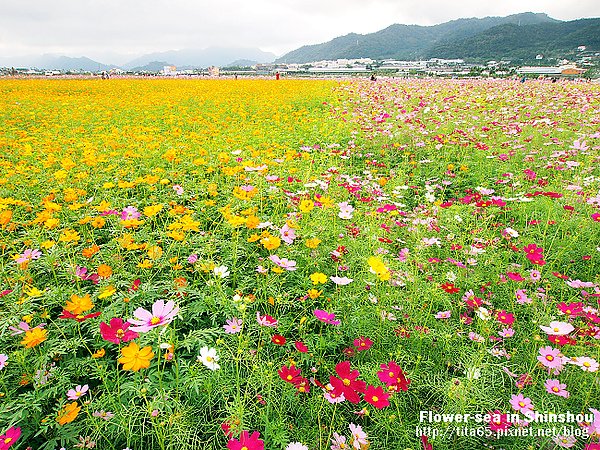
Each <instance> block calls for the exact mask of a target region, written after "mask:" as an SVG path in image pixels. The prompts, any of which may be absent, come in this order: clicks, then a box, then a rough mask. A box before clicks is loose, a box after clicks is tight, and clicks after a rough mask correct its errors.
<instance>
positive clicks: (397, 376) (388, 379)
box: [377, 361, 410, 391]
mask: <svg viewBox="0 0 600 450" xmlns="http://www.w3.org/2000/svg"><path fill="white" fill-rule="evenodd" d="M380 367H381V370H380V371H379V372H377V376H378V377H379V379H380V380H381V382H382V383H383V384H385V385H386V386H388V387H390V386H393V387H394V388H395V389H394V390H396V391H397V390H399V389H402V390H403V391H407V390H408V385H409V384H410V380H408V379H406V377H405V376H404V372H403V371H402V369H401V368H400V366H399V365H398V364H396V362H395V361H390V362H389V363H387V364H381V366H380Z"/></svg>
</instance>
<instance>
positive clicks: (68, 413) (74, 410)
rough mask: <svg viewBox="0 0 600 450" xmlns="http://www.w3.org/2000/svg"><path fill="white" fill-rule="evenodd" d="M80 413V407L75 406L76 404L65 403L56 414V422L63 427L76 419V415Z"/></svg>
mask: <svg viewBox="0 0 600 450" xmlns="http://www.w3.org/2000/svg"><path fill="white" fill-rule="evenodd" d="M79 411H81V406H77V402H71V403H67V404H66V405H65V407H64V408H63V409H61V410H60V411H59V412H58V416H57V417H56V421H57V422H58V423H59V425H65V424H67V423H71V422H73V421H74V420H75V419H77V414H79Z"/></svg>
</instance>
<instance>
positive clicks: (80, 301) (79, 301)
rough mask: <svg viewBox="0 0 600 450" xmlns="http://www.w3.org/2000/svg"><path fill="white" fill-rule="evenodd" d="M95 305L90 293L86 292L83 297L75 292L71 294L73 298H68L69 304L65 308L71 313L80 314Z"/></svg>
mask: <svg viewBox="0 0 600 450" xmlns="http://www.w3.org/2000/svg"><path fill="white" fill-rule="evenodd" d="M93 307H94V304H93V303H92V300H91V299H90V294H85V295H84V296H83V297H79V296H78V295H75V294H73V295H71V300H70V301H69V300H67V306H65V309H66V310H67V311H69V312H70V313H71V314H74V315H76V316H78V315H79V314H83V313H84V312H86V311H89V310H90V309H92V308H93Z"/></svg>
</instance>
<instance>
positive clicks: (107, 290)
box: [98, 285, 117, 299]
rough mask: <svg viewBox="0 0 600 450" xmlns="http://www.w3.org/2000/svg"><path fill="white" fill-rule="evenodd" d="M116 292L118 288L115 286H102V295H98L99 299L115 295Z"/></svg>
mask: <svg viewBox="0 0 600 450" xmlns="http://www.w3.org/2000/svg"><path fill="white" fill-rule="evenodd" d="M115 292H117V290H116V289H115V287H114V286H112V285H111V286H106V287H104V288H102V289H101V290H100V295H98V298H99V299H103V298H106V297H110V296H111V295H113V294H114V293H115Z"/></svg>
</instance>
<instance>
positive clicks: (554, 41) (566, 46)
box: [276, 13, 600, 63]
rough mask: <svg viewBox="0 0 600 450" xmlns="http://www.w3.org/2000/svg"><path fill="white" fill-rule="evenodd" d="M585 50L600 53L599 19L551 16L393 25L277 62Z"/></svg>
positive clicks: (524, 55) (529, 55)
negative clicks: (565, 20) (567, 18)
mask: <svg viewBox="0 0 600 450" xmlns="http://www.w3.org/2000/svg"><path fill="white" fill-rule="evenodd" d="M580 45H585V46H587V47H588V48H592V49H595V50H596V51H600V19H579V20H573V21H569V22H563V21H559V20H556V19H552V18H551V17H548V16H547V15H546V14H542V13H538V14H534V13H522V14H514V15H511V16H507V17H486V18H483V19H476V18H470V19H458V20H452V21H450V22H445V23H442V24H439V25H434V26H420V25H398V24H395V25H391V26H389V27H387V28H385V29H383V30H381V31H377V32H375V33H370V34H364V35H363V34H356V33H350V34H347V35H345V36H341V37H337V38H335V39H333V40H331V41H329V42H325V43H323V44H316V45H306V46H304V47H300V48H299V49H296V50H294V51H291V52H289V53H287V54H285V55H283V56H282V57H280V58H278V59H277V60H276V62H281V63H307V62H310V61H321V60H332V59H344V58H347V59H354V58H371V59H378V60H381V59H401V60H418V59H429V58H444V59H455V58H462V59H465V60H467V61H484V60H490V59H497V60H500V59H510V60H513V61H522V62H525V61H528V60H534V59H535V57H536V55H538V54H543V55H545V56H557V57H559V56H560V57H564V56H565V53H566V52H570V53H573V54H574V53H575V51H576V48H577V47H578V46H580Z"/></svg>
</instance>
